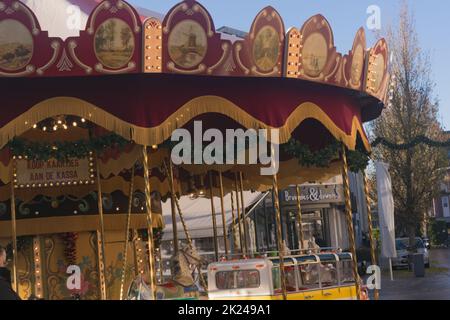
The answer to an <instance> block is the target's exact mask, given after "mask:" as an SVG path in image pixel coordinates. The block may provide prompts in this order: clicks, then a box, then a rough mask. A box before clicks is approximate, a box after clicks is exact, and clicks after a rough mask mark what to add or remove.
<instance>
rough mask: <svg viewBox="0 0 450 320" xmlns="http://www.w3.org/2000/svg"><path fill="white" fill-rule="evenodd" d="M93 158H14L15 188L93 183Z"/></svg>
mask: <svg viewBox="0 0 450 320" xmlns="http://www.w3.org/2000/svg"><path fill="white" fill-rule="evenodd" d="M94 178H95V175H94V163H93V158H92V157H90V158H82V159H76V158H69V159H66V160H56V159H49V160H47V161H43V160H29V159H24V158H19V159H16V160H15V167H14V186H15V188H46V187H59V186H79V185H89V184H94V183H95V180H94Z"/></svg>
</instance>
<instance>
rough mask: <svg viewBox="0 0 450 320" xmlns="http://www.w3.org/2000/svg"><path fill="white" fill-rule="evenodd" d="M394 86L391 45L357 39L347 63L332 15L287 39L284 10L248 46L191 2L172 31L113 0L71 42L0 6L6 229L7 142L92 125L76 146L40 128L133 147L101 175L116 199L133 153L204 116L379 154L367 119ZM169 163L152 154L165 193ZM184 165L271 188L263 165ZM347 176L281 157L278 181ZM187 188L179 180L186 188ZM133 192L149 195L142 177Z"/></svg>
mask: <svg viewBox="0 0 450 320" xmlns="http://www.w3.org/2000/svg"><path fill="white" fill-rule="evenodd" d="M230 39H231V40H230ZM388 86H389V72H388V49H387V44H386V42H385V40H383V39H381V40H379V41H378V42H377V43H376V44H375V45H374V46H373V47H372V48H367V46H366V38H365V34H364V30H363V29H360V30H358V32H357V34H356V36H355V40H354V44H353V47H352V49H351V50H350V51H349V52H348V53H347V54H341V53H338V52H337V51H336V47H335V45H334V40H333V32H332V29H331V27H330V25H329V23H328V21H327V20H326V19H325V18H324V17H323V16H321V15H317V16H314V17H312V18H310V19H309V20H308V21H306V22H305V23H304V24H303V26H302V27H301V28H291V29H289V30H288V31H286V30H285V26H284V23H283V20H282V18H281V17H280V15H279V14H278V12H277V11H276V10H275V9H274V8H272V7H267V8H264V9H263V10H261V11H260V12H259V13H258V14H257V16H256V18H255V20H254V22H253V24H252V27H251V29H250V31H249V33H248V34H246V35H245V37H243V38H239V37H230V36H227V35H225V34H223V33H220V32H218V31H217V30H216V28H215V26H214V22H213V20H212V18H211V16H210V14H209V13H208V11H207V10H206V9H205V8H204V7H203V6H202V5H201V4H199V3H198V2H196V1H194V0H186V1H184V2H181V3H180V4H178V5H176V6H175V7H173V8H172V9H171V10H170V11H169V12H168V13H167V15H166V16H165V18H164V20H163V21H161V20H159V19H158V18H155V17H147V18H145V19H144V18H142V17H141V16H140V15H139V14H138V13H137V11H136V10H135V9H134V8H133V7H132V6H130V5H129V4H128V3H126V2H125V1H122V0H105V1H101V2H99V4H98V5H97V6H96V7H95V9H94V10H93V11H92V13H91V14H90V17H89V19H88V22H87V25H86V28H85V30H84V31H82V32H81V33H80V35H79V37H72V38H68V39H65V40H62V39H60V38H54V37H49V36H48V33H47V32H46V31H45V30H42V29H41V27H40V24H39V21H38V19H37V17H36V15H35V14H34V13H33V12H32V11H31V10H30V9H29V8H28V7H26V6H25V5H24V4H23V3H22V2H20V1H16V0H0V88H1V91H0V95H1V99H0V109H1V115H2V116H1V117H0V149H3V150H1V151H0V220H2V218H1V216H2V212H5V213H6V212H8V210H7V208H8V206H9V202H8V196H7V193H8V190H9V188H10V187H9V183H11V154H10V153H9V150H8V149H7V148H6V147H5V146H6V145H7V144H8V142H10V141H11V140H12V139H13V138H15V137H18V136H21V137H25V138H27V139H29V140H37V141H55V140H59V141H61V140H70V139H73V140H76V139H79V138H80V137H83V136H86V135H87V134H88V133H87V131H86V130H85V131H83V130H82V129H81V128H78V129H71V130H69V131H70V133H68V134H69V136H64V135H61V133H60V132H56V133H42V132H37V131H36V130H33V127H34V126H35V124H37V123H40V122H42V121H45V120H46V119H48V118H54V117H57V116H60V115H67V116H77V117H81V118H84V119H87V120H88V121H89V123H91V124H92V125H93V126H95V127H97V128H98V127H100V128H103V129H106V130H107V131H111V132H115V133H117V134H119V135H121V136H123V137H124V138H126V139H128V140H130V141H133V142H134V143H135V146H130V147H129V148H128V149H127V150H125V151H124V152H122V153H120V154H114V152H113V153H112V155H109V156H106V157H105V159H102V163H101V165H100V171H101V172H100V173H101V177H102V181H103V184H104V189H105V190H104V191H105V192H107V193H110V194H113V193H114V192H117V191H119V192H120V193H121V196H117V197H118V198H120V199H122V198H124V197H125V198H124V199H122V200H124V201H125V202H126V196H128V185H129V180H130V177H129V175H130V168H131V167H133V165H134V163H135V162H136V159H137V158H139V156H140V151H139V150H140V149H139V148H138V146H136V145H145V146H153V145H160V144H162V143H163V142H165V141H167V140H168V139H170V137H171V134H172V132H173V130H175V129H177V128H187V129H192V125H193V122H194V121H195V120H203V126H204V129H208V128H218V129H222V130H224V129H228V128H253V129H264V128H267V129H271V128H277V129H280V143H286V142H288V141H289V140H290V139H291V138H295V139H297V140H300V141H301V142H302V143H306V144H308V145H310V146H314V147H316V148H319V147H322V146H325V145H327V144H328V143H329V142H330V141H332V140H333V139H337V140H339V141H342V142H343V143H344V144H345V145H346V146H347V148H349V149H351V150H354V149H355V148H356V147H357V146H358V147H359V148H362V149H365V150H366V151H370V144H369V142H368V139H367V137H366V135H365V132H364V128H363V123H364V122H368V121H371V120H373V119H375V118H377V117H378V116H379V115H380V113H381V112H382V109H383V107H384V104H385V101H386V97H387V91H388ZM38 131H39V130H38ZM66 135H67V133H66ZM166 153H167V151H166V150H163V149H160V150H158V151H153V153H152V157H150V158H151V159H152V161H153V162H152V181H151V183H152V186H153V188H154V189H155V190H158V191H159V192H160V193H161V194H162V195H163V196H164V195H165V194H166V193H167V192H168V183H167V179H166V177H165V174H164V172H163V170H162V159H165V158H166V157H168V154H166ZM178 169H179V171H180V174H179V175H178V177H179V178H180V179H181V180H183V174H184V175H192V174H193V175H203V174H205V172H206V171H208V170H216V171H222V172H224V178H225V179H224V180H225V181H224V184H225V190H231V189H232V188H233V186H232V184H233V182H234V179H233V177H234V172H238V171H243V172H244V188H245V189H252V190H263V189H267V188H270V187H271V185H272V180H271V178H270V177H264V176H261V175H260V174H259V167H258V166H246V167H240V166H222V167H218V166H211V167H205V166H182V167H180V168H178ZM338 173H339V164H338V163H332V164H331V166H330V168H327V169H323V168H301V167H300V165H299V164H298V160H297V159H292V158H282V159H281V163H280V173H279V183H280V187H284V186H287V185H289V184H295V183H301V182H305V181H314V180H316V181H317V180H326V179H327V178H330V177H332V176H334V175H336V174H338ZM138 176H141V177H142V172H140V173H138ZM183 183H186V182H185V181H183ZM207 185H208V182H207V179H205V186H207ZM213 187H214V188H217V181H216V177H215V178H214V181H213ZM186 188H187V187H186V186H183V184H181V188H180V190H178V191H179V192H183V190H184V189H186ZM136 189H137V190H141V191H142V190H143V182H142V178H139V177H138V178H137V180H136ZM91 192H92V188H91V189H89V188H88V187H66V188H58V189H56V190H50V189H46V190H33V191H32V192H25V193H23V194H20V195H19V196H20V197H21V201H22V202H21V203H23V204H24V206H25V205H27V204H28V203H30V202H33V201H35V200H34V199H36V197H38V196H42V195H44V196H46V197H50V198H52V197H57V196H58V194H65V195H71V196H73V197H74V199H83V197H85V196H86V195H88V194H89V193H91ZM215 192H217V190H215ZM121 197H122V198H121ZM77 201H78V200H77ZM2 202H3V203H2ZM72 202H74V201H72ZM75 202H76V201H75ZM2 208H3V209H2ZM2 210H3V211H2ZM25 211H26V210H25ZM138 211H139V210H138ZM55 212H56V211H55ZM143 221H144V220H143ZM143 223H144V222H143ZM30 230H31V229H30ZM29 232H31V231H29ZM33 232H34V229H33Z"/></svg>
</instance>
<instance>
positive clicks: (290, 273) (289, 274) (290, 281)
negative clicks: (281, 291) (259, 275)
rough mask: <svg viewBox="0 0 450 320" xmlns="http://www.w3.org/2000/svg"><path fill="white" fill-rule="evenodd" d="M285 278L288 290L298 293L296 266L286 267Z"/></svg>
mask: <svg viewBox="0 0 450 320" xmlns="http://www.w3.org/2000/svg"><path fill="white" fill-rule="evenodd" d="M284 277H285V278H286V290H287V291H289V292H294V291H297V283H296V282H297V281H296V280H295V278H296V276H295V266H288V267H284Z"/></svg>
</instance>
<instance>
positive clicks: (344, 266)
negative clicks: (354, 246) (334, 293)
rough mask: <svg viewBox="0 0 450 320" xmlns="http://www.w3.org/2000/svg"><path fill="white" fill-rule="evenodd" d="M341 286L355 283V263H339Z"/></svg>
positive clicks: (349, 261)
mask: <svg viewBox="0 0 450 320" xmlns="http://www.w3.org/2000/svg"><path fill="white" fill-rule="evenodd" d="M339 271H340V278H341V279H340V280H341V284H345V283H352V282H355V279H354V278H353V262H352V261H351V260H347V261H339Z"/></svg>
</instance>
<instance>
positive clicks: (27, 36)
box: [0, 19, 34, 71]
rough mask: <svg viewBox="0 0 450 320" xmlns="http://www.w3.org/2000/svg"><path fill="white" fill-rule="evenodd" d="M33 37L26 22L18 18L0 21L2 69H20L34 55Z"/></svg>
mask: <svg viewBox="0 0 450 320" xmlns="http://www.w3.org/2000/svg"><path fill="white" fill-rule="evenodd" d="M33 50H34V44H33V37H32V35H31V32H30V31H29V30H28V28H27V27H25V25H24V24H22V23H21V22H19V21H17V20H13V19H6V20H3V21H0V69H3V70H5V71H18V70H21V69H23V68H25V67H26V66H27V65H28V64H29V63H30V61H31V58H32V57H33Z"/></svg>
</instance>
